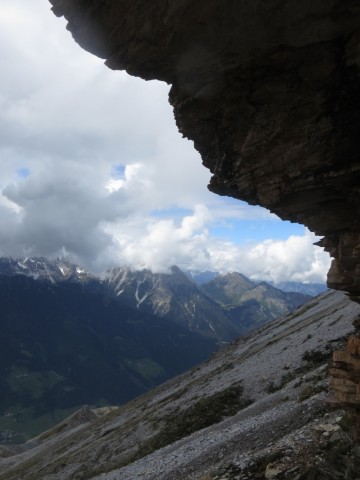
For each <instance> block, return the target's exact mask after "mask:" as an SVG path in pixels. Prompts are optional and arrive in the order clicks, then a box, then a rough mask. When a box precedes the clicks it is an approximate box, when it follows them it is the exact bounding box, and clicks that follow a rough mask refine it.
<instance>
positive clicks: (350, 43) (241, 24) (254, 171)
mask: <svg viewBox="0 0 360 480" xmlns="http://www.w3.org/2000/svg"><path fill="white" fill-rule="evenodd" d="M50 2H51V3H52V4H53V10H54V12H55V14H56V15H59V16H61V15H64V16H65V18H66V19H67V20H68V29H69V30H70V31H71V33H72V35H73V36H74V38H75V40H76V41H77V42H78V43H79V44H80V45H81V46H82V47H83V48H85V49H86V50H88V51H90V52H92V53H94V54H95V55H98V56H99V57H102V58H104V59H106V64H107V65H108V66H109V67H110V68H113V69H125V70H127V72H128V73H130V74H132V75H137V76H140V77H142V78H144V79H159V80H164V81H166V82H168V83H171V84H172V88H171V92H170V102H171V104H172V105H173V107H174V112H175V118H176V122H177V125H178V128H179V130H180V131H181V132H182V133H183V135H185V136H186V137H188V138H190V139H192V140H194V143H195V148H196V149H197V150H198V151H199V152H200V153H201V155H202V159H203V163H204V165H205V166H206V167H208V168H209V169H210V170H211V172H212V173H213V177H212V180H211V182H210V186H209V188H210V190H212V191H213V192H216V193H219V194H220V195H228V196H232V197H235V198H239V199H242V200H245V201H247V202H249V203H250V204H254V205H255V204H258V205H262V206H264V207H267V208H269V209H270V210H271V211H272V212H275V213H276V214H277V215H279V216H280V217H281V218H283V219H287V220H291V221H295V222H300V223H304V224H305V225H307V226H308V227H309V228H310V229H311V230H312V231H314V232H316V233H317V234H319V235H323V236H325V239H324V240H323V241H322V243H321V244H322V245H323V246H324V247H325V248H326V250H328V251H329V252H330V253H331V255H332V256H333V257H334V262H333V265H332V268H331V271H330V274H329V279H328V281H329V286H331V287H333V288H337V289H342V290H346V291H347V292H349V293H351V294H352V295H353V296H354V297H356V296H358V295H359V294H360V222H359V206H360V201H359V200H360V198H359V185H360V182H359V180H360V159H359V152H360V4H359V2H358V0H316V1H314V0H302V1H301V2H299V1H296V0H266V1H265V0H242V1H241V2H240V1H233V0H227V1H223V0H198V1H196V2H193V1H190V0H152V1H151V2H149V1H145V0H91V1H85V0H50Z"/></svg>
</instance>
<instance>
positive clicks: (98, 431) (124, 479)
mask: <svg viewBox="0 0 360 480" xmlns="http://www.w3.org/2000/svg"><path fill="white" fill-rule="evenodd" d="M359 315H360V307H359V306H358V305H356V304H354V303H352V302H350V301H349V300H348V299H347V297H346V296H345V295H343V294H342V293H340V292H326V293H324V294H322V295H320V296H319V297H317V298H315V299H312V300H311V301H310V302H309V303H307V304H306V305H303V306H302V307H300V308H299V309H298V310H297V311H296V312H294V313H293V314H290V315H289V316H287V317H284V318H281V319H279V320H275V321H274V322H272V323H271V324H269V325H267V326H265V327H263V328H262V329H261V330H260V331H258V332H256V334H252V335H251V336H249V337H247V338H242V339H239V340H237V341H236V342H234V343H233V344H231V345H229V346H227V347H225V348H223V349H222V350H221V351H220V352H218V353H216V354H215V355H214V356H213V358H212V359H210V360H208V361H206V362H205V363H204V364H202V365H200V366H198V367H196V368H194V369H192V370H190V371H189V372H186V373H184V374H182V375H180V376H178V377H176V378H174V379H172V380H170V381H168V382H166V383H164V384H162V385H161V386H159V387H157V388H156V389H154V390H153V391H151V392H148V393H146V394H145V395H143V396H141V397H139V398H137V399H136V400H133V401H132V402H130V403H128V404H127V405H124V406H122V407H120V408H119V409H117V410H114V411H111V412H110V413H108V415H105V416H99V415H98V414H96V411H95V412H93V414H91V412H90V413H89V412H86V411H83V412H81V411H80V412H79V414H78V416H77V417H76V418H75V420H74V419H69V420H68V421H66V422H64V423H63V424H61V425H59V426H58V427H56V428H54V429H52V430H50V431H48V432H46V433H44V434H43V435H41V436H40V437H38V438H36V439H34V440H32V441H30V442H28V443H27V444H25V445H22V446H14V447H12V446H4V447H3V448H2V450H1V451H0V457H2V458H1V459H0V479H1V480H18V479H19V478H21V479H22V480H38V479H39V472H41V478H42V479H47V480H50V479H51V480H55V479H56V480H57V479H61V480H70V479H71V480H76V479H78V480H90V479H92V480H120V479H121V480H140V479H141V480H170V479H171V480H184V479H186V480H200V479H201V480H205V479H206V480H215V479H219V478H227V479H228V480H235V479H237V480H238V479H239V478H240V479H241V480H242V479H245V478H253V479H256V478H257V479H263V478H264V476H265V471H266V472H267V473H266V478H275V476H276V478H277V479H278V480H285V479H289V478H292V479H295V478H299V479H301V480H305V479H306V480H309V479H314V478H319V479H320V478H321V479H323V478H324V479H328V478H329V479H330V478H331V479H332V478H335V477H332V476H327V474H326V472H327V471H328V469H329V468H331V467H329V465H330V464H332V465H333V467H332V468H333V473H334V472H336V475H337V477H336V478H356V471H357V472H358V471H359V470H358V467H359V464H358V463H356V462H357V461H358V459H357V456H356V455H357V453H356V451H352V450H350V448H351V447H350V445H349V444H348V443H346V442H347V435H348V433H347V432H346V431H345V430H346V429H349V428H350V429H351V425H349V423H348V420H347V419H346V417H344V412H342V411H341V410H336V411H334V412H332V413H330V414H329V413H327V412H326V410H325V409H324V402H323V400H324V396H325V395H327V386H328V365H329V360H330V358H331V354H332V351H333V350H334V349H335V350H336V349H338V348H339V347H341V346H342V343H343V339H344V336H346V335H348V334H349V333H351V332H352V331H353V325H352V323H353V321H354V319H356V318H357V317H358V316H359ZM81 418H83V420H82V421H81ZM348 453H350V455H348ZM344 462H346V463H344ZM310 467H311V468H312V470H309V468H310ZM345 469H346V470H345ZM354 469H355V470H354ZM356 469H357V470H356ZM271 472H272V473H274V472H277V474H276V475H275V476H271ZM324 472H325V473H324ZM346 472H347V473H346ZM353 474H354V475H355V476H354V475H353ZM299 475H300V476H299ZM302 475H303V476H302ZM322 475H323V476H322ZM346 475H348V477H346Z"/></svg>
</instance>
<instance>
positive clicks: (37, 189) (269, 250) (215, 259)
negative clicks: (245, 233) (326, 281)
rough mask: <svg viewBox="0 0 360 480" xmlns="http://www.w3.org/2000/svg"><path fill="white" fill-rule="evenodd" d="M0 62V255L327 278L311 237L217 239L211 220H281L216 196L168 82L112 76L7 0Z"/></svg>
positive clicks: (59, 28) (40, 2) (51, 24)
mask: <svg viewBox="0 0 360 480" xmlns="http://www.w3.org/2000/svg"><path fill="white" fill-rule="evenodd" d="M0 54H1V58H2V74H1V76H0V106H1V108H0V160H1V176H0V222H1V225H2V228H1V230H0V255H12V256H21V255H48V256H51V255H59V254H63V253H67V254H69V255H70V256H72V257H73V258H74V259H75V260H77V261H79V262H80V263H83V264H85V265H87V266H88V267H90V268H92V269H96V270H101V269H102V268H104V267H108V266H111V265H113V264H114V263H121V262H126V263H132V264H133V265H136V266H139V267H141V266H147V267H152V268H154V269H157V270H162V271H163V270H164V269H166V268H167V267H168V266H170V265H172V264H179V265H181V266H188V267H193V268H196V267H198V268H206V269H214V270H221V271H224V270H241V271H243V273H245V274H247V275H250V276H255V277H256V276H259V275H260V274H261V272H263V274H265V275H266V276H267V277H268V278H274V279H275V278H285V277H286V278H293V279H295V278H299V279H300V278H307V279H311V278H313V279H315V278H320V277H323V276H324V271H325V270H326V268H327V267H326V266H325V264H326V263H327V260H324V259H325V258H327V257H326V256H325V254H323V253H319V249H317V248H315V247H313V246H312V245H311V242H312V241H314V238H313V237H312V236H311V234H309V233H306V234H305V235H303V236H298V237H294V236H293V237H290V238H289V239H288V240H284V241H275V240H267V241H265V242H262V243H258V244H256V245H254V244H246V245H236V244H235V243H232V242H225V241H223V240H219V239H217V238H215V237H214V236H212V235H211V234H210V233H209V229H210V227H211V226H213V225H214V222H217V223H218V224H219V223H221V222H223V224H224V225H227V224H229V223H231V222H232V221H233V220H234V219H235V220H238V221H239V220H250V219H251V220H254V221H258V222H260V221H262V220H267V221H269V220H271V219H274V216H272V215H271V214H270V213H269V212H267V211H266V210H264V209H261V208H253V207H248V206H246V205H245V204H243V203H235V201H233V202H231V203H228V202H226V199H224V198H221V197H217V196H215V195H213V194H211V193H210V192H209V191H208V190H207V188H206V185H207V183H208V181H209V179H210V173H209V172H208V171H207V170H206V169H205V168H204V167H203V166H202V164H201V159H200V157H199V155H198V154H197V152H196V151H195V150H194V148H193V145H192V142H189V141H187V140H184V139H182V138H181V135H180V134H179V133H178V132H177V129H176V126H175V122H174V119H173V113H172V111H171V108H170V106H169V104H168V102H167V92H168V86H167V85H165V84H162V83H160V82H143V81H141V80H140V79H136V78H130V77H129V76H127V75H126V74H125V73H122V72H113V71H110V70H108V69H107V68H106V67H105V66H104V65H103V64H102V61H101V60H99V59H97V58H96V57H93V56H92V55H90V54H88V53H87V52H84V51H83V50H81V49H80V48H79V47H78V46H77V45H76V44H75V42H74V41H73V40H72V38H71V35H70V34H69V32H67V31H66V29H65V21H64V20H63V19H58V18H56V17H55V16H54V15H53V14H52V12H51V11H50V4H48V3H47V2H46V1H44V0H32V1H31V2H29V1H28V0H2V2H1V5H0ZM119 166H121V169H120V170H121V174H119V170H118V167H119ZM25 172H26V174H25ZM27 172H28V174H27ZM164 210H166V211H167V212H171V211H172V210H174V211H178V212H183V211H184V210H186V211H188V212H189V213H188V214H187V215H184V214H182V215H180V214H179V213H178V214H177V215H175V216H173V218H171V217H170V214H169V213H168V214H165V213H164V215H163V216H162V217H161V215H162V213H161V212H163V211H164ZM154 211H157V212H159V213H158V215H157V216H156V215H154V214H152V213H151V212H154ZM276 224H277V220H276V219H275V220H274V222H273V225H274V229H276Z"/></svg>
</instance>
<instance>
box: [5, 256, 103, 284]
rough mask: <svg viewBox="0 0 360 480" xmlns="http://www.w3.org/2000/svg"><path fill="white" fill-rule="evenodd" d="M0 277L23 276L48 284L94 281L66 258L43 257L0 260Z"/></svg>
mask: <svg viewBox="0 0 360 480" xmlns="http://www.w3.org/2000/svg"><path fill="white" fill-rule="evenodd" d="M0 275H8V276H14V275H24V276H26V277H30V278H33V279H35V280H37V279H41V280H46V281H49V282H50V283H59V282H75V283H86V282H87V281H90V280H94V279H95V277H94V276H93V275H91V274H90V273H89V272H87V271H86V270H85V269H84V268H82V267H80V266H78V265H74V264H73V263H71V262H70V261H69V260H67V259H66V258H57V259H54V260H48V259H46V258H44V257H34V258H30V257H27V258H9V257H5V258H4V257H3V258H0Z"/></svg>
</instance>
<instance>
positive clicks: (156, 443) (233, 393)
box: [127, 385, 252, 464]
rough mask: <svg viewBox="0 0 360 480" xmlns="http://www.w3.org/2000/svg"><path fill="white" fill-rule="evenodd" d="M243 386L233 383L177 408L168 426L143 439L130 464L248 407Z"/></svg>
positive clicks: (130, 459)
mask: <svg viewBox="0 0 360 480" xmlns="http://www.w3.org/2000/svg"><path fill="white" fill-rule="evenodd" d="M242 393H243V388H242V386H241V385H233V386H231V387H229V388H227V389H226V390H223V391H221V392H217V393H215V394H214V395H211V396H207V397H203V398H200V400H198V401H197V402H196V403H195V404H194V405H191V406H190V407H189V408H187V409H185V410H181V411H178V410H177V411H175V412H173V413H171V414H170V415H168V416H167V417H166V418H165V425H164V426H163V427H162V429H161V430H160V432H159V433H158V434H157V435H155V436H154V437H152V438H150V439H148V440H147V441H145V442H143V443H142V444H141V445H140V446H139V448H138V451H137V452H136V453H135V455H134V456H132V457H131V458H129V459H128V462H127V464H128V463H132V462H134V461H135V460H138V459H140V458H143V457H145V456H146V455H149V454H150V453H152V452H154V451H155V450H158V449H160V448H163V447H165V446H166V445H169V444H171V443H173V442H175V441H177V440H180V439H181V438H184V437H186V436H188V435H190V434H191V433H194V432H197V431H198V430H201V429H203V428H206V427H209V426H210V425H214V424H215V423H219V422H221V421H222V420H223V419H224V418H226V417H231V416H233V415H235V414H236V413H237V412H238V411H240V410H242V409H243V408H245V407H247V406H248V405H250V404H251V403H252V400H250V399H248V398H243V397H242Z"/></svg>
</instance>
